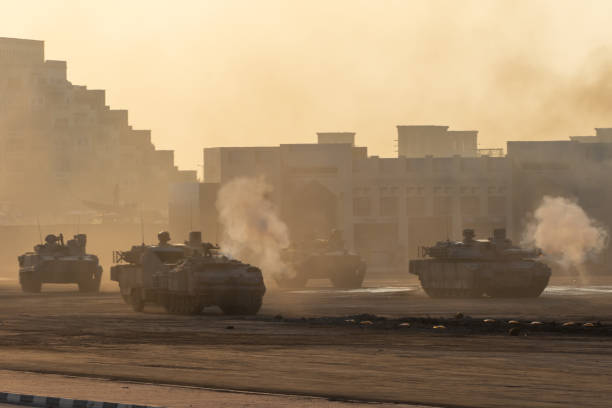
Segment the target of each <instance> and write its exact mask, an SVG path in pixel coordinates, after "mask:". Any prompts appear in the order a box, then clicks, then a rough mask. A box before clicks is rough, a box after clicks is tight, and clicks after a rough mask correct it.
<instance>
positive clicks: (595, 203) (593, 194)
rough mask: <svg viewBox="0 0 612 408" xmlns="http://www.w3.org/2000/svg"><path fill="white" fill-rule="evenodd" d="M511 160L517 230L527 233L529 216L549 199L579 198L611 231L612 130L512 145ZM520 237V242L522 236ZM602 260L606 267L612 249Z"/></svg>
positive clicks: (585, 208) (513, 215)
mask: <svg viewBox="0 0 612 408" xmlns="http://www.w3.org/2000/svg"><path fill="white" fill-rule="evenodd" d="M507 157H508V160H509V162H510V165H511V167H512V173H513V176H512V177H513V180H514V183H513V184H512V190H513V192H512V194H513V196H514V198H515V199H514V200H513V202H512V207H513V209H512V213H513V214H512V220H513V223H514V226H513V230H514V231H517V232H519V231H523V230H524V227H525V222H526V220H527V219H528V216H529V214H531V213H533V211H535V210H536V209H537V208H538V205H539V204H540V202H541V200H542V198H543V197H544V196H547V195H548V196H553V197H554V196H560V197H566V198H570V199H573V200H575V201H576V202H577V203H578V204H579V205H580V207H582V208H583V209H584V211H585V212H586V213H587V214H588V215H589V216H590V217H592V218H593V219H595V220H596V221H597V222H598V223H600V224H601V225H603V226H604V227H605V228H606V229H607V230H608V231H611V227H612V211H611V210H610V206H609V203H610V202H612V201H611V200H612V183H610V173H611V171H612V128H599V129H596V135H595V136H574V137H571V138H570V140H560V141H545V142H544V141H540V142H513V141H512V142H508V155H507ZM516 235H517V234H515V236H514V238H515V239H518V238H520V237H518V236H516ZM603 256H604V258H603V259H604V262H602V264H606V263H607V261H606V260H607V259H612V253H611V252H610V247H609V246H608V248H607V249H606V252H605V253H604V255H603Z"/></svg>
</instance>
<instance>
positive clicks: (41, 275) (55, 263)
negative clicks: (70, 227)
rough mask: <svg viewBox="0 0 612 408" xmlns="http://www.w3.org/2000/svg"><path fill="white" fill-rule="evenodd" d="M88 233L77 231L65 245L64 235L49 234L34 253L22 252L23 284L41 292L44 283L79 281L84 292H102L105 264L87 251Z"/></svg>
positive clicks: (36, 247)
mask: <svg viewBox="0 0 612 408" xmlns="http://www.w3.org/2000/svg"><path fill="white" fill-rule="evenodd" d="M86 246H87V236H86V235H85V234H77V235H75V236H74V238H73V239H70V240H68V242H66V243H65V244H64V236H63V234H59V235H47V237H46V238H45V243H44V244H40V245H36V246H35V247H34V252H26V253H25V254H23V255H20V256H19V257H18V258H17V260H18V261H19V283H20V284H21V289H22V290H23V291H24V292H30V293H38V292H40V291H41V289H42V284H43V283H76V284H78V286H79V291H80V292H98V291H99V290H100V279H101V278H102V267H101V266H100V265H99V261H98V257H97V256H95V255H91V254H88V253H87V252H86Z"/></svg>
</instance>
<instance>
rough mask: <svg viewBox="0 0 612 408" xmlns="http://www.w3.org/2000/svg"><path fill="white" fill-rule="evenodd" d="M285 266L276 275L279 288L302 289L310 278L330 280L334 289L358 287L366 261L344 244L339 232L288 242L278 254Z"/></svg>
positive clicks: (361, 281)
mask: <svg viewBox="0 0 612 408" xmlns="http://www.w3.org/2000/svg"><path fill="white" fill-rule="evenodd" d="M281 260H282V261H283V262H284V263H285V264H286V265H287V269H288V270H287V271H286V272H285V273H284V274H280V275H277V276H276V277H275V280H276V283H277V284H278V286H279V287H281V288H287V289H288V288H303V287H305V286H306V285H307V284H308V281H309V280H310V279H329V280H330V281H331V283H332V285H333V286H334V287H335V288H344V289H353V288H360V287H361V284H362V283H363V278H364V277H365V274H366V264H365V262H364V261H363V260H362V259H361V257H360V256H359V255H357V254H354V253H350V252H349V251H347V250H346V249H345V247H344V241H343V240H342V235H341V233H340V231H333V232H332V234H331V236H330V238H329V239H317V240H312V241H309V242H304V243H302V244H299V245H291V246H290V247H289V248H287V249H285V250H283V251H282V253H281Z"/></svg>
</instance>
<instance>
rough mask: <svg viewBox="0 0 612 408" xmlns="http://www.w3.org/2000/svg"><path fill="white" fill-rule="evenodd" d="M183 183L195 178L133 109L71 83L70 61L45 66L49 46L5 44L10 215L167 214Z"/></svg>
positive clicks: (0, 163)
mask: <svg viewBox="0 0 612 408" xmlns="http://www.w3.org/2000/svg"><path fill="white" fill-rule="evenodd" d="M181 181H196V174H195V172H191V171H188V172H185V171H179V170H178V169H177V167H176V166H175V165H174V152H173V151H171V150H157V149H155V146H154V145H153V144H152V143H151V132H150V131H149V130H136V129H133V128H132V127H131V126H130V125H129V122H128V112H127V111H126V110H113V109H110V108H109V107H108V106H107V105H106V101H105V91H104V90H91V89H87V87H85V86H77V85H73V84H72V83H70V82H69V81H68V80H67V78H66V62H64V61H51V60H45V57H44V43H43V42H42V41H33V40H21V39H11V38H0V203H1V204H2V205H3V206H4V211H5V213H7V212H11V211H13V212H17V213H19V214H21V215H22V216H23V217H26V218H27V217H29V216H30V215H33V214H36V215H45V214H48V215H54V216H55V217H58V216H59V217H61V216H62V215H66V214H70V213H75V212H79V211H80V212H82V211H84V210H86V209H87V208H91V207H92V206H93V207H96V204H99V206H100V207H105V208H108V209H110V210H109V211H112V210H117V209H120V208H132V209H134V208H139V209H140V210H153V211H154V212H157V213H159V214H160V216H163V214H164V213H165V212H166V210H167V203H168V187H169V185H170V184H171V183H175V182H181ZM88 203H89V207H88V206H87V204H88ZM9 207H10V208H9ZM0 210H1V208H0ZM26 222H27V221H26Z"/></svg>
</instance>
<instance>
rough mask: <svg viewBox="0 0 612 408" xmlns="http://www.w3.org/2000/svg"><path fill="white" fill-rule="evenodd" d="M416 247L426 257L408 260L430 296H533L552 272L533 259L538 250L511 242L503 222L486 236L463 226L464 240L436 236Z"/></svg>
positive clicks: (537, 294)
mask: <svg viewBox="0 0 612 408" xmlns="http://www.w3.org/2000/svg"><path fill="white" fill-rule="evenodd" d="M420 253H421V255H422V257H423V258H425V259H415V260H411V261H410V273H412V274H415V275H417V276H419V279H420V281H421V285H422V287H423V289H424V290H425V292H427V294H428V295H430V296H433V297H478V296H482V295H484V294H486V295H488V296H491V297H537V296H539V295H540V293H541V292H542V291H543V290H544V288H545V287H546V285H547V284H548V279H549V277H550V268H549V267H548V266H546V265H545V264H543V263H542V262H539V261H537V260H536V259H537V258H538V257H539V256H540V255H541V254H542V252H541V251H540V250H539V249H537V248H536V249H525V248H521V247H518V246H515V245H514V244H513V243H512V241H511V240H509V239H508V238H507V237H506V230H505V229H503V228H499V229H496V230H494V231H493V237H491V238H488V239H476V236H475V233H474V230H473V229H465V230H463V240H462V241H450V240H446V241H439V242H437V243H436V244H435V245H433V246H429V247H422V248H421V251H420Z"/></svg>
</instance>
